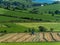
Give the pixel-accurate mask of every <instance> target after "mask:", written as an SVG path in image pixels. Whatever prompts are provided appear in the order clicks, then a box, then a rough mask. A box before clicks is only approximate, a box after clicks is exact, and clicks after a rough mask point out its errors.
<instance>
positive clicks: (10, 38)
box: [0, 32, 60, 42]
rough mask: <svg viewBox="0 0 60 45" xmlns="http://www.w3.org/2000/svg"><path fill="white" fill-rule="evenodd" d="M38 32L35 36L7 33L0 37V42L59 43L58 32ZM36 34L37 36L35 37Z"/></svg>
mask: <svg viewBox="0 0 60 45" xmlns="http://www.w3.org/2000/svg"><path fill="white" fill-rule="evenodd" d="M50 33H51V32H40V33H35V35H30V34H29V33H9V34H5V35H4V36H2V37H0V42H46V41H47V42H51V41H52V42H55V41H60V36H59V35H58V32H53V33H51V34H52V35H53V36H52V35H51V34H50ZM37 34H38V35H37Z"/></svg>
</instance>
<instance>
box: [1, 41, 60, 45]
mask: <svg viewBox="0 0 60 45" xmlns="http://www.w3.org/2000/svg"><path fill="white" fill-rule="evenodd" d="M0 45H60V42H37V43H33V42H32V43H0Z"/></svg>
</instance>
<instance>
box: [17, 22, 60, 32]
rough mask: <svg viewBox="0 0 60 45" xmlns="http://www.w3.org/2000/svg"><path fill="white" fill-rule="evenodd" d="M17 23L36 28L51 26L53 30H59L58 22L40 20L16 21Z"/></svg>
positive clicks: (48, 27) (59, 24)
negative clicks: (30, 21) (33, 21)
mask: <svg viewBox="0 0 60 45" xmlns="http://www.w3.org/2000/svg"><path fill="white" fill-rule="evenodd" d="M17 24H18V25H21V26H25V27H28V28H35V29H36V30H37V29H38V27H39V26H44V27H45V28H47V29H48V30H50V28H53V29H54V31H60V23H54V22H51V23H48V22H41V23H17Z"/></svg>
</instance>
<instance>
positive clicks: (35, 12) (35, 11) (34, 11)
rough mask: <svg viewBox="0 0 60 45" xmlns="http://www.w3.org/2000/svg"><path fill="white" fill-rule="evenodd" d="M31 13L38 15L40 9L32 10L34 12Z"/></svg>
mask: <svg viewBox="0 0 60 45" xmlns="http://www.w3.org/2000/svg"><path fill="white" fill-rule="evenodd" d="M30 13H34V14H38V9H37V8H34V9H32V11H30Z"/></svg>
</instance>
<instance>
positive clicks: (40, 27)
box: [38, 26, 47, 32]
mask: <svg viewBox="0 0 60 45" xmlns="http://www.w3.org/2000/svg"><path fill="white" fill-rule="evenodd" d="M38 28H39V31H40V32H46V30H47V29H46V28H45V27H43V26H39V27H38Z"/></svg>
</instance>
